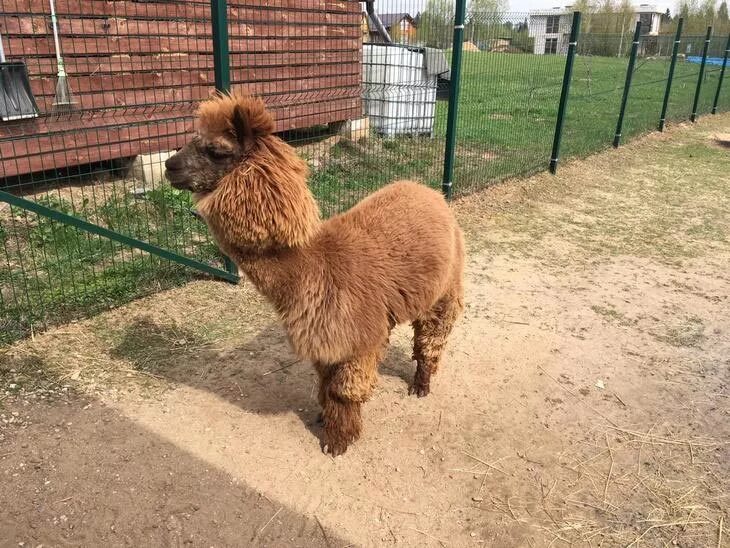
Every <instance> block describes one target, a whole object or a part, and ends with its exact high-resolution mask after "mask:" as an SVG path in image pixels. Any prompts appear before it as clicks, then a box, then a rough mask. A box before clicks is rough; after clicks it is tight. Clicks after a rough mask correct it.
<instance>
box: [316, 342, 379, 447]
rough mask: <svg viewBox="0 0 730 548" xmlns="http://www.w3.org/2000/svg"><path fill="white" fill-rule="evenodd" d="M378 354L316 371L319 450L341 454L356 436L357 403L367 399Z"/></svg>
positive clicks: (358, 429) (358, 428) (358, 427)
mask: <svg viewBox="0 0 730 548" xmlns="http://www.w3.org/2000/svg"><path fill="white" fill-rule="evenodd" d="M378 355H379V354H378V353H373V354H370V355H367V356H363V357H359V358H356V359H354V360H351V361H348V362H345V363H341V364H336V365H332V366H330V367H329V368H328V369H327V371H326V372H325V374H324V375H323V374H321V373H320V377H321V382H320V391H319V399H320V404H321V405H322V419H323V422H324V439H323V442H322V449H323V450H324V451H325V452H326V453H330V454H331V455H332V456H335V457H336V456H337V455H341V454H342V453H344V452H345V451H347V447H348V445H349V444H351V443H352V442H354V441H356V440H357V439H358V438H359V437H360V433H361V431H362V418H361V413H360V408H361V405H362V404H363V403H364V402H366V401H367V400H368V398H369V397H370V395H371V394H372V392H373V389H374V387H375V383H376V380H377V367H378Z"/></svg>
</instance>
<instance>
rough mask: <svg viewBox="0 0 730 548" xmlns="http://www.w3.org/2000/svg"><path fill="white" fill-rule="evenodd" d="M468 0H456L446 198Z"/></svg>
mask: <svg viewBox="0 0 730 548" xmlns="http://www.w3.org/2000/svg"><path fill="white" fill-rule="evenodd" d="M465 19H466V0H456V14H455V16H454V43H453V49H452V50H451V93H450V94H449V114H448V118H447V119H446V149H445V150H444V177H443V180H442V183H441V190H442V192H443V193H444V196H446V199H451V192H452V186H453V177H454V156H455V152H456V122H457V121H458V120H457V117H458V110H459V88H460V87H461V52H462V49H463V46H464V20H465Z"/></svg>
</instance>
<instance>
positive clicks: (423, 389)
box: [408, 383, 431, 398]
mask: <svg viewBox="0 0 730 548" xmlns="http://www.w3.org/2000/svg"><path fill="white" fill-rule="evenodd" d="M430 392H431V387H430V386H429V385H428V384H421V383H413V384H412V385H411V386H410V387H409V388H408V395H409V396H412V395H413V394H415V395H416V396H418V397H419V398H425V397H426V396H428V394H429V393H430Z"/></svg>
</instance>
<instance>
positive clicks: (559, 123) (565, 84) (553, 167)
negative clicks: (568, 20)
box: [550, 11, 581, 175]
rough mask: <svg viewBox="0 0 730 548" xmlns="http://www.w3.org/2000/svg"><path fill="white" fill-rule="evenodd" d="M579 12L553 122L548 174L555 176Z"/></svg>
mask: <svg viewBox="0 0 730 548" xmlns="http://www.w3.org/2000/svg"><path fill="white" fill-rule="evenodd" d="M580 17H581V14H580V12H579V11H576V12H574V13H573V24H572V26H571V28H570V42H568V56H567V58H566V60H565V73H564V74H563V89H562V91H561V92H560V103H559V104H558V118H557V120H556V122H555V136H554V137H553V149H552V153H551V155H550V173H552V174H553V175H555V172H556V171H557V170H558V159H559V158H560V142H561V140H562V138H563V126H564V125H565V114H566V111H567V108H568V96H569V95H570V83H571V81H572V79H573V63H574V62H575V52H576V49H577V47H578V34H579V33H580Z"/></svg>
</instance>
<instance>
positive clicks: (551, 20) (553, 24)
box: [545, 15, 560, 34]
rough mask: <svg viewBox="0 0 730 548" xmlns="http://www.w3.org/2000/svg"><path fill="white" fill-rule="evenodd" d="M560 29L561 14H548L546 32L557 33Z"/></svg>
mask: <svg viewBox="0 0 730 548" xmlns="http://www.w3.org/2000/svg"><path fill="white" fill-rule="evenodd" d="M559 31H560V16H559V15H548V18H547V28H546V29H545V32H546V33H547V34H557V33H558V32H559Z"/></svg>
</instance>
